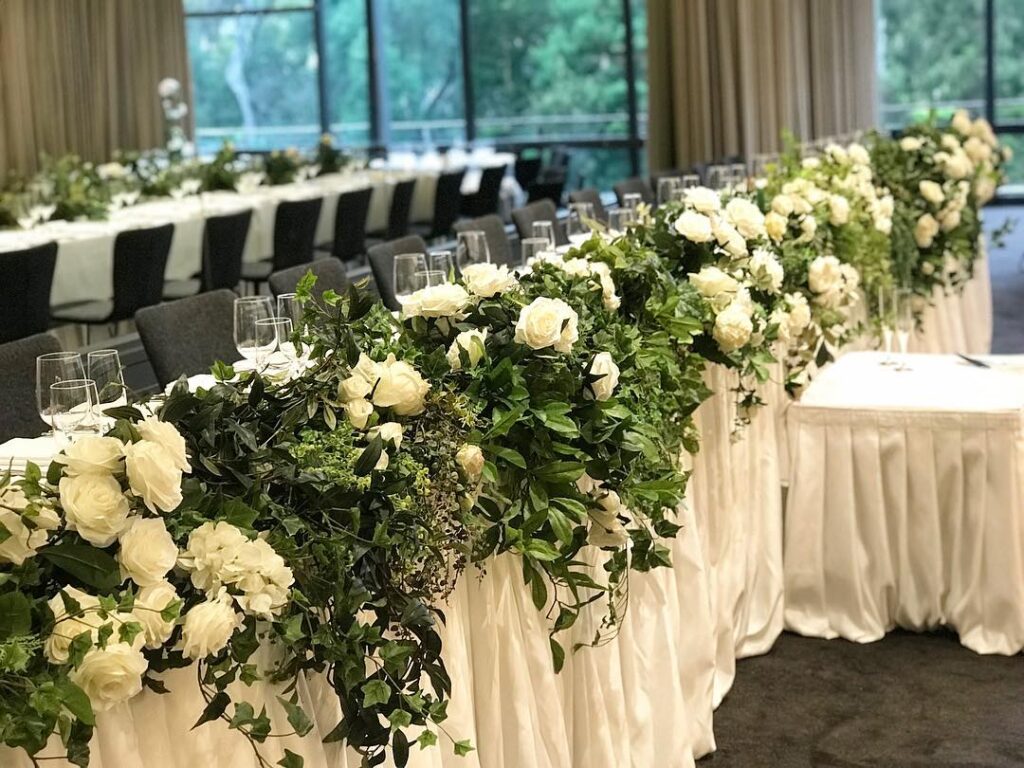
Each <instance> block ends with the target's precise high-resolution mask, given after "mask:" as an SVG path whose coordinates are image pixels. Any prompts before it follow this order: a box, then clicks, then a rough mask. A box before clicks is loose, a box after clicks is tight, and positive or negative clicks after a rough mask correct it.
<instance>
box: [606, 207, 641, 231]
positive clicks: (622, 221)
mask: <svg viewBox="0 0 1024 768" xmlns="http://www.w3.org/2000/svg"><path fill="white" fill-rule="evenodd" d="M635 221H636V217H635V216H634V213H633V211H631V210H629V209H628V208H612V209H611V210H610V211H608V231H609V232H610V233H611V234H613V235H624V234H626V230H628V229H629V227H630V225H631V224H633V223H634V222H635Z"/></svg>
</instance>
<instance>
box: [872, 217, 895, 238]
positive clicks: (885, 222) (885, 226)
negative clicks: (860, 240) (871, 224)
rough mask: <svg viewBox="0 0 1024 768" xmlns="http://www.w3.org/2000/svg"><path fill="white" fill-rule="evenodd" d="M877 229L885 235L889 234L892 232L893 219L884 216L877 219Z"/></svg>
mask: <svg viewBox="0 0 1024 768" xmlns="http://www.w3.org/2000/svg"><path fill="white" fill-rule="evenodd" d="M875 229H877V230H878V231H879V232H881V233H882V234H883V235H888V234H889V233H890V232H892V219H890V218H888V217H886V216H882V217H879V218H877V219H875Z"/></svg>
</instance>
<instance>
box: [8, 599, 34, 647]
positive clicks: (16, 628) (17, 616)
mask: <svg viewBox="0 0 1024 768" xmlns="http://www.w3.org/2000/svg"><path fill="white" fill-rule="evenodd" d="M31 630H32V604H31V603H30V602H29V599H28V598H27V597H26V596H25V595H24V593H22V592H7V593H6V594H3V595H0V640H5V639H7V638H9V637H16V636H18V635H27V634H28V633H29V632H30V631H31Z"/></svg>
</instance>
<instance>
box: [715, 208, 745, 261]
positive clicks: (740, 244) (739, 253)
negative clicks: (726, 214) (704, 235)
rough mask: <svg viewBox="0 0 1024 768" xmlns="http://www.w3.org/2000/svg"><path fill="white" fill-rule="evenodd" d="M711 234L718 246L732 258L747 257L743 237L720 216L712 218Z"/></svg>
mask: <svg viewBox="0 0 1024 768" xmlns="http://www.w3.org/2000/svg"><path fill="white" fill-rule="evenodd" d="M711 232H712V234H713V235H714V236H715V240H717V241H718V244H719V245H720V246H722V247H723V248H724V249H725V251H726V253H728V254H729V255H730V256H732V257H733V258H735V259H741V258H743V257H744V256H746V255H747V241H746V240H744V239H743V235H741V234H740V233H739V230H737V229H736V227H734V226H733V225H732V224H730V223H729V222H728V221H726V220H725V219H724V218H722V217H721V216H715V217H714V218H712V220H711Z"/></svg>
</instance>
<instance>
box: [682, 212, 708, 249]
mask: <svg viewBox="0 0 1024 768" xmlns="http://www.w3.org/2000/svg"><path fill="white" fill-rule="evenodd" d="M673 226H674V227H675V230H676V232H678V233H679V234H680V235H682V236H683V237H685V238H686V239H687V240H689V241H690V242H693V243H706V242H709V241H710V240H711V237H712V235H711V219H709V218H708V217H707V216H705V215H704V214H703V213H697V212H696V211H684V212H683V213H682V214H680V216H679V218H678V219H676V223H675V224H674V225H673Z"/></svg>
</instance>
